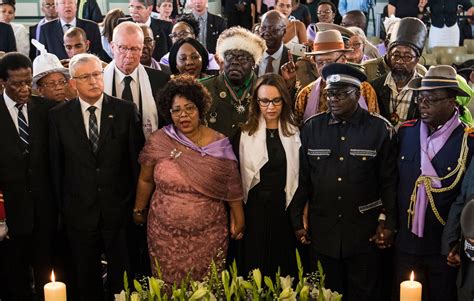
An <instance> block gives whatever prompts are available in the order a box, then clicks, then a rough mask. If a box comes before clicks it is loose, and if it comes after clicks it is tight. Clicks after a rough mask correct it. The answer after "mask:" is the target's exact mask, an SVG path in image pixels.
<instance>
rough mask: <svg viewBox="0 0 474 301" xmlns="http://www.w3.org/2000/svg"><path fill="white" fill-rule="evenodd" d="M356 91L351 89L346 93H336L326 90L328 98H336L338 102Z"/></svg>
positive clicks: (335, 91)
mask: <svg viewBox="0 0 474 301" xmlns="http://www.w3.org/2000/svg"><path fill="white" fill-rule="evenodd" d="M355 91H357V89H352V90H348V91H337V90H327V97H328V98H337V99H339V100H344V99H346V98H348V97H349V95H351V94H352V93H354V92H355Z"/></svg>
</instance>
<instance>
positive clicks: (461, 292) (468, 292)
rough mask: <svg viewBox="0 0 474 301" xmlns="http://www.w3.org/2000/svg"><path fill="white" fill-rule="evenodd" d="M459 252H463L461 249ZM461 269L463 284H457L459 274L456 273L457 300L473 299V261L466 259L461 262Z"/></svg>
mask: <svg viewBox="0 0 474 301" xmlns="http://www.w3.org/2000/svg"><path fill="white" fill-rule="evenodd" d="M460 252H463V250H461V251H460ZM461 264H462V265H463V269H465V272H464V275H463V281H462V283H463V285H462V286H459V284H460V282H461V279H460V277H461V275H458V301H472V300H474V261H471V260H469V259H468V260H466V261H465V262H461Z"/></svg>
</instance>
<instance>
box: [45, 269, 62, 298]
mask: <svg viewBox="0 0 474 301" xmlns="http://www.w3.org/2000/svg"><path fill="white" fill-rule="evenodd" d="M44 300H45V301H66V285H65V284H64V283H62V282H59V281H55V278H54V271H52V272H51V282H50V283H46V285H45V286H44Z"/></svg>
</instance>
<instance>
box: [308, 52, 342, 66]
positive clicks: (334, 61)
mask: <svg viewBox="0 0 474 301" xmlns="http://www.w3.org/2000/svg"><path fill="white" fill-rule="evenodd" d="M342 58H346V56H345V55H344V54H341V55H340V56H338V57H337V58H336V59H335V60H325V61H318V60H317V59H315V62H316V66H318V67H319V68H322V67H324V66H326V65H328V64H331V63H337V62H338V61H339V60H340V59H342Z"/></svg>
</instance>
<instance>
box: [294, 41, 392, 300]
mask: <svg viewBox="0 0 474 301" xmlns="http://www.w3.org/2000/svg"><path fill="white" fill-rule="evenodd" d="M318 35H320V33H318ZM322 76H323V77H324V80H325V82H326V85H325V90H326V94H327V98H328V108H329V110H328V111H326V112H322V113H320V114H317V115H315V116H313V117H311V118H310V119H309V120H308V121H307V122H306V123H305V125H304V127H303V130H302V132H301V144H302V145H301V148H300V177H299V185H298V189H297V190H296V193H295V195H294V197H293V200H292V202H291V204H290V207H289V210H290V215H291V220H292V223H293V227H294V229H295V234H296V237H297V240H298V241H299V242H301V243H305V244H310V261H311V262H310V264H311V271H315V270H317V262H318V260H319V261H321V264H322V265H323V268H324V271H325V272H326V278H325V283H326V287H327V288H330V289H331V290H336V291H338V292H339V293H342V294H343V295H344V300H350V301H356V300H357V301H362V300H364V301H365V300H382V299H380V298H377V296H376V291H377V287H376V285H377V280H378V276H379V274H380V272H379V254H378V253H379V252H378V248H386V247H388V246H390V243H391V237H392V234H393V230H395V221H396V215H395V214H396V208H395V200H396V199H395V195H396V194H395V192H396V183H397V168H396V158H397V143H396V138H395V137H394V136H393V135H394V130H393V128H392V127H391V126H390V124H389V123H388V122H387V121H386V120H385V119H384V118H382V117H380V115H378V114H376V113H369V112H367V111H366V110H364V109H362V108H361V107H360V105H359V99H360V96H361V91H360V89H361V83H362V82H364V81H365V79H366V76H365V74H364V73H363V72H362V71H360V70H358V69H357V68H356V67H354V66H350V65H348V64H339V63H333V64H329V65H327V66H326V67H324V68H323V69H322ZM307 203H308V204H309V210H308V225H309V229H308V227H306V226H305V225H304V224H305V223H304V221H303V212H304V207H305V205H306V204H307ZM382 208H384V209H385V211H383V210H382ZM382 212H384V214H383V215H382V214H380V213H382Z"/></svg>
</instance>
